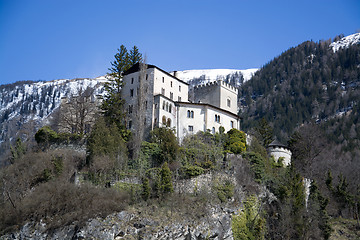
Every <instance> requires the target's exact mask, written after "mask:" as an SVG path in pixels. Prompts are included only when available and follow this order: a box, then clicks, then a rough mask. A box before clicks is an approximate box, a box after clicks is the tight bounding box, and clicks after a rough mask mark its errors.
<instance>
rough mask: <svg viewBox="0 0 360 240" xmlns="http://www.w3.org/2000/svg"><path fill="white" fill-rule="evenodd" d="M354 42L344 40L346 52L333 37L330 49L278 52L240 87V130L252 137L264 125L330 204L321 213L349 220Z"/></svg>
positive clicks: (355, 130)
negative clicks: (290, 154)
mask: <svg viewBox="0 0 360 240" xmlns="http://www.w3.org/2000/svg"><path fill="white" fill-rule="evenodd" d="M359 36H360V34H354V35H352V37H353V39H357V41H355V42H352V44H349V43H348V42H346V41H345V40H346V39H345V38H343V39H342V40H341V41H339V40H340V37H336V38H335V39H334V42H333V43H332V42H331V40H327V41H320V42H313V41H307V42H304V43H302V44H300V45H299V46H297V47H293V48H291V49H289V50H287V51H285V52H284V53H282V54H281V55H280V56H278V57H276V58H275V59H273V60H272V61H270V62H269V63H267V64H266V65H265V66H264V67H263V68H262V69H260V70H259V71H258V72H257V73H256V74H255V76H254V77H253V78H252V79H251V80H250V81H248V82H246V83H244V85H242V87H241V94H242V95H241V99H240V102H241V107H240V108H241V110H240V114H241V116H242V117H243V125H242V126H243V128H244V130H245V131H247V132H256V129H258V128H259V126H260V125H261V124H260V123H268V124H269V127H270V129H271V128H272V129H273V130H274V131H273V137H277V138H278V139H280V140H281V141H282V142H284V143H286V142H288V143H289V146H290V148H291V150H292V152H293V158H292V162H293V166H294V167H295V168H296V169H297V170H298V171H299V172H300V173H301V174H302V176H305V177H307V178H310V179H313V180H315V181H316V182H317V183H318V184H319V188H320V191H321V192H322V193H323V194H325V196H326V197H327V198H328V199H329V200H330V202H329V206H328V208H327V209H328V211H329V213H330V214H331V215H332V216H343V217H354V218H358V216H357V215H356V214H354V212H353V211H352V210H351V209H352V208H354V209H355V208H357V206H356V204H355V205H352V203H354V202H356V199H357V198H356V197H355V196H356V195H357V194H358V193H359V185H358V184H359V183H358V179H360V175H359V171H360V162H359V159H360V149H359V146H360V141H359V139H360V121H359V112H360V44H359V41H358V37H359ZM348 38H349V37H348ZM339 43H347V44H343V45H341V47H339ZM332 184H336V186H333V185H332ZM351 205H352V206H353V207H351Z"/></svg>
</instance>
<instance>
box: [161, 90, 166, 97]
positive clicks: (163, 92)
mask: <svg viewBox="0 0 360 240" xmlns="http://www.w3.org/2000/svg"><path fill="white" fill-rule="evenodd" d="M161 94H162V95H164V96H165V89H164V88H161Z"/></svg>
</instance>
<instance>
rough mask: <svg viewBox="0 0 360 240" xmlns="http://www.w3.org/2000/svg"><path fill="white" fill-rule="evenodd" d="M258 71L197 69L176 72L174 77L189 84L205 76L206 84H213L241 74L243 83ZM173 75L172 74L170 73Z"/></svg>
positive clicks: (254, 69)
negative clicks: (229, 76)
mask: <svg viewBox="0 0 360 240" xmlns="http://www.w3.org/2000/svg"><path fill="white" fill-rule="evenodd" d="M257 70H259V69H258V68H251V69H246V70H237V69H199V70H185V71H177V72H176V77H177V78H179V79H181V80H183V81H185V82H189V81H190V80H192V79H196V78H200V77H203V76H205V81H206V82H213V81H216V80H224V79H225V78H226V76H228V75H234V74H236V73H238V74H241V75H242V76H243V78H244V82H246V81H248V80H250V78H251V77H252V76H253V75H254V73H255V72H256V71H257ZM171 74H174V72H171Z"/></svg>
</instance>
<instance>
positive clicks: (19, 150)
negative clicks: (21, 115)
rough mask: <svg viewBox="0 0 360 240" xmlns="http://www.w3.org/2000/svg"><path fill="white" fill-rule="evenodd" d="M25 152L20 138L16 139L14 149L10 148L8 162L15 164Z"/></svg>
mask: <svg viewBox="0 0 360 240" xmlns="http://www.w3.org/2000/svg"><path fill="white" fill-rule="evenodd" d="M25 152H26V147H25V145H24V144H23V143H22V141H21V139H20V138H18V139H16V144H15V147H13V146H11V158H10V162H11V163H12V164H13V163H15V162H16V161H17V160H19V159H21V158H22V157H23V156H24V154H25Z"/></svg>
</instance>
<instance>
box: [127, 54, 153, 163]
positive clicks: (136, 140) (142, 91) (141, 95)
mask: <svg viewBox="0 0 360 240" xmlns="http://www.w3.org/2000/svg"><path fill="white" fill-rule="evenodd" d="M139 67H140V71H139V85H138V88H137V101H136V105H135V108H134V117H133V121H134V124H135V127H136V132H134V133H133V138H132V144H131V145H132V150H133V159H137V158H138V156H139V151H140V147H141V142H142V140H143V139H144V134H145V130H146V125H147V122H146V112H147V107H148V106H147V105H149V103H148V99H147V91H148V90H149V80H148V77H147V74H146V69H147V66H146V57H144V59H142V60H141V61H140V62H139Z"/></svg>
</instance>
